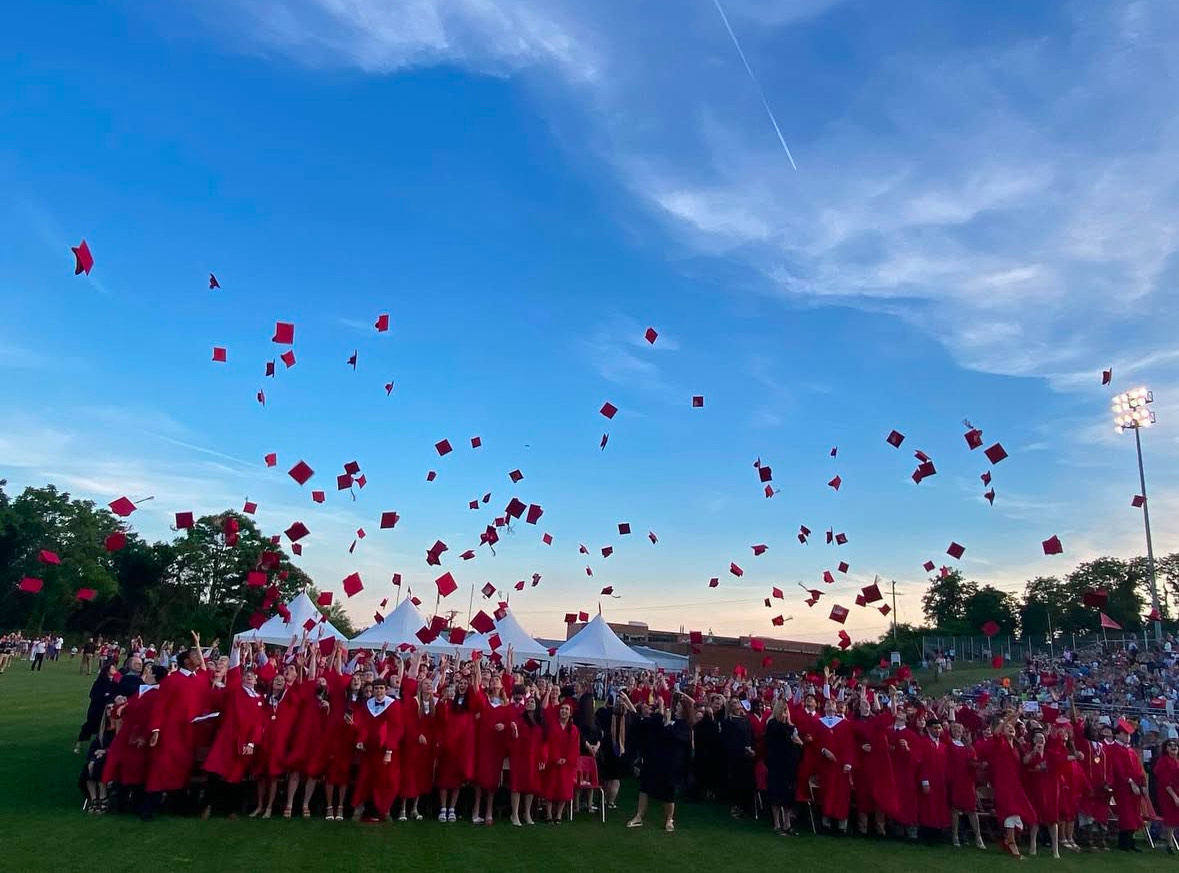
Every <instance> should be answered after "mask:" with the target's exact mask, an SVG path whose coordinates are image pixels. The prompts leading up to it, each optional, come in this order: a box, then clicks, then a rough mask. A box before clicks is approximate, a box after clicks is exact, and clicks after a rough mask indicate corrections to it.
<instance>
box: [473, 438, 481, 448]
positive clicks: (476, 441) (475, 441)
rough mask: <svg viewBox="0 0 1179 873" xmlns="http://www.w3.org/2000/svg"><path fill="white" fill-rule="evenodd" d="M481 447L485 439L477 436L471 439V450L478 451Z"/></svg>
mask: <svg viewBox="0 0 1179 873" xmlns="http://www.w3.org/2000/svg"><path fill="white" fill-rule="evenodd" d="M481 445H483V438H482V437H477V436H473V437H471V448H473V449H477V448H479V446H481Z"/></svg>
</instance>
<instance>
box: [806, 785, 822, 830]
mask: <svg viewBox="0 0 1179 873" xmlns="http://www.w3.org/2000/svg"><path fill="white" fill-rule="evenodd" d="M806 787H807V791H808V792H809V793H810V796H811V802H810V803H808V804H807V805H806V811H807V815H809V816H810V817H811V833H812V834H818V833H819V828H818V825H816V824H815V804H816V803H818V802H819V799H818V797H816V796H815V792H816V791H818V789H819V781H818V780H817V779H816V778H815V777H814V776H812V777H811V778H810V779H808V780H807V783H806Z"/></svg>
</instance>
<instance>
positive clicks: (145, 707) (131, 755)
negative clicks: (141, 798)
mask: <svg viewBox="0 0 1179 873" xmlns="http://www.w3.org/2000/svg"><path fill="white" fill-rule="evenodd" d="M167 675H168V668H167V667H160V666H155V667H152V668H151V670H150V671H149V672H148V673H147V674H146V675H145V677H144V678H145V681H144V683H143V684H142V685H140V686H139V691H138V692H137V693H136V694H135V696H134V697H131V698H130V699H129V700H128V701H127V702H126V703H124V704H123V706H122V711H121V712H120V713H118V714H117V716H118V718H119V730H118V732H117V733H116V734H115V741H114V742H113V743H112V744H111V748H110V751H109V752H107V755H106V761H105V764H104V766H103V771H102V779H103V782H106V783H112V782H113V783H118V785H119V788H120V792H121V794H122V799H123V801H125V802H126V803H128V804H130V803H131V802H132V801H131V794H132V793H135V792H138V791H139V790H141V789H142V788H143V783H144V781H145V780H146V779H147V763H148V746H147V743H148V738H149V728H148V724H149V723H150V722H151V720H152V718H153V712H154V710H155V704H156V701H157V700H159V699H160V697H159V695H158V694H152V693H149V692H157V691H159V688H160V686H159V683H160V682H161V681H162V680H163V679H164V678H165V677H167Z"/></svg>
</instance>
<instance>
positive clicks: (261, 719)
mask: <svg viewBox="0 0 1179 873" xmlns="http://www.w3.org/2000/svg"><path fill="white" fill-rule="evenodd" d="M222 703H223V708H222V710H221V719H220V725H219V726H218V728H217V736H216V738H215V739H214V740H213V747H212V748H211V749H210V750H209V757H208V758H207V759H206V760H205V769H206V770H208V771H209V772H210V773H216V774H217V775H218V776H220V777H221V778H222V779H224V780H225V781H226V782H234V783H236V782H241V781H242V779H244V778H245V777H246V774H247V773H249V772H250V768H251V766H252V764H253V763H254V757H255V756H256V755H257V754H258V749H259V748H260V747H261V743H262V734H263V731H264V730H265V725H266V718H267V714H268V712H267V707H266V699H265V698H264V697H263V696H262V695H261V694H258V693H257V692H255V693H254V694H250V693H249V692H248V691H246V690H245V689H244V688H242V686H241V684H240V679H239V680H238V681H237V682H235V683H233V684H232V685H230V687H229V688H228V691H227V694H226V696H225V699H224V700H223V702H222ZM249 743H253V744H254V752H253V754H250V755H247V754H245V753H244V749H245V747H246V745H247V744H249Z"/></svg>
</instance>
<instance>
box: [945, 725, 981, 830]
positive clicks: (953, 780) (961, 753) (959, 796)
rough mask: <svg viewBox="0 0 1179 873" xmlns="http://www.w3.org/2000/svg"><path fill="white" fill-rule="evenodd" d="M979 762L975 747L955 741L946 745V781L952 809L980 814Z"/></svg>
mask: <svg viewBox="0 0 1179 873" xmlns="http://www.w3.org/2000/svg"><path fill="white" fill-rule="evenodd" d="M977 762H978V755H977V753H976V752H975V751H974V747H973V746H968V745H966V744H965V743H960V742H954V741H953V740H950V742H949V743H948V744H947V745H946V780H947V782H948V783H949V799H950V808H951V809H956V810H958V811H959V812H978V793H977V791H976V786H977V782H976V774H977V772H978V767H977Z"/></svg>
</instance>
